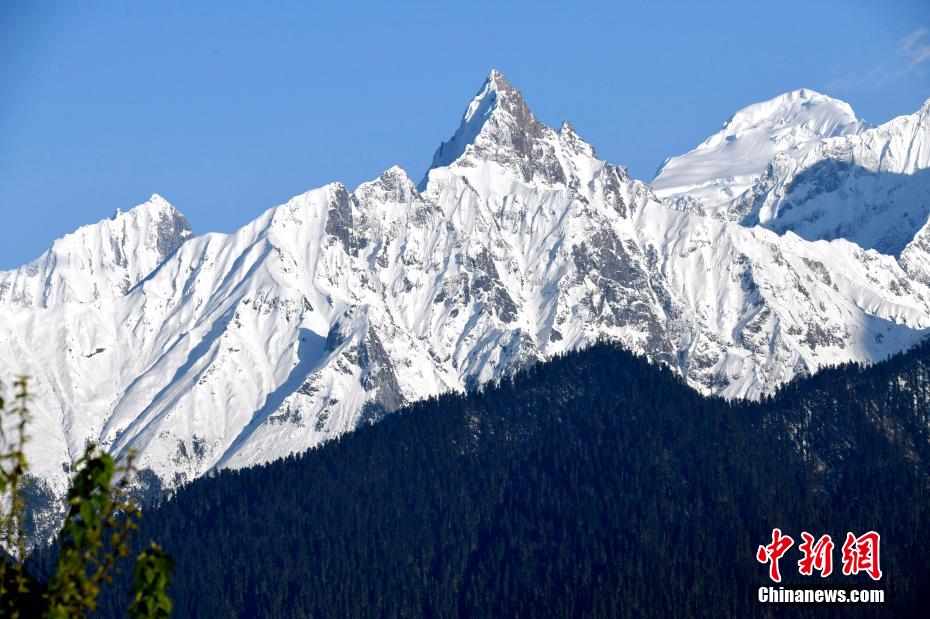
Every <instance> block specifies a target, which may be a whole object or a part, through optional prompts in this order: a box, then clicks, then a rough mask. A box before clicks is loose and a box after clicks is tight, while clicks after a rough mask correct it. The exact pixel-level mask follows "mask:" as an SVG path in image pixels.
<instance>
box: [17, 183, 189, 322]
mask: <svg viewBox="0 0 930 619" xmlns="http://www.w3.org/2000/svg"><path fill="white" fill-rule="evenodd" d="M190 237H191V229H190V226H188V224H187V220H186V219H185V218H184V216H183V215H182V214H181V213H179V212H178V211H176V210H175V209H174V208H173V207H172V206H171V205H170V204H168V203H167V202H166V201H165V200H164V198H162V197H161V196H159V195H153V196H152V197H151V198H149V200H148V201H147V202H144V203H143V204H140V205H138V206H136V207H134V208H132V209H131V210H129V211H127V212H125V213H124V212H121V211H117V212H116V214H114V215H113V217H112V218H110V219H104V220H103V221H101V222H98V223H96V224H93V225H90V226H84V227H82V228H79V229H78V230H77V231H75V232H73V233H72V234H69V235H67V236H65V237H63V238H61V239H58V240H57V241H55V242H54V243H53V244H52V247H51V249H49V250H48V251H47V252H45V253H44V254H42V255H41V256H40V257H39V258H37V259H36V260H33V261H32V262H30V263H29V264H26V265H24V266H22V267H20V268H18V269H15V270H12V271H6V272H0V307H3V306H6V307H19V306H27V307H48V306H49V305H54V304H58V303H63V302H66V301H81V302H87V301H95V300H97V299H109V298H113V297H119V296H122V295H124V294H125V293H126V292H127V291H128V290H129V289H130V288H131V287H132V286H134V285H135V284H136V283H137V282H138V281H139V280H140V279H141V278H142V277H143V276H144V275H145V274H147V273H149V272H151V271H152V269H154V268H155V267H156V266H158V265H159V264H160V263H161V262H162V261H163V260H164V259H165V258H167V257H168V256H170V255H171V254H172V253H173V252H174V251H175V250H176V249H177V248H178V247H179V246H180V245H181V243H183V242H184V241H186V240H187V239H189V238H190Z"/></svg>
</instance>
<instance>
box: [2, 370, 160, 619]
mask: <svg viewBox="0 0 930 619" xmlns="http://www.w3.org/2000/svg"><path fill="white" fill-rule="evenodd" d="M15 387H16V391H15V395H14V405H13V406H12V407H11V408H10V410H9V411H8V412H9V417H7V416H4V417H3V419H2V421H3V423H0V443H2V445H0V447H2V449H0V494H2V498H3V509H2V513H0V527H2V535H3V537H2V542H3V547H4V549H6V551H7V552H6V554H5V556H4V561H3V563H2V565H0V570H2V572H0V587H2V589H0V612H2V615H3V616H10V617H20V616H30V617H31V616H38V615H41V616H43V617H48V618H50V619H65V618H72V617H82V616H85V615H87V614H88V613H92V612H94V611H95V610H96V609H97V601H98V598H99V596H100V594H101V591H102V589H103V587H104V586H105V585H107V584H108V583H111V582H112V580H113V576H114V574H115V573H116V571H117V568H118V563H119V559H120V558H122V557H126V556H128V555H129V553H130V546H129V540H130V536H131V534H132V533H133V532H134V531H136V530H138V519H139V510H138V508H137V507H136V506H135V505H134V503H133V502H132V500H131V499H130V498H129V496H128V488H129V485H130V483H131V479H132V472H133V465H132V457H131V455H130V456H129V457H127V458H126V459H125V460H124V461H123V462H122V463H120V464H117V462H116V461H115V460H114V459H113V457H112V456H110V455H109V454H107V453H105V452H103V451H101V450H99V449H97V448H96V446H94V445H93V444H90V445H88V446H87V447H86V449H85V451H84V454H83V455H82V457H81V458H80V459H79V460H78V461H77V462H76V463H75V464H74V466H73V467H72V470H74V471H75V473H74V477H73V479H72V480H71V487H70V489H69V491H68V512H67V516H66V518H65V521H64V524H63V526H62V528H61V532H60V534H59V539H58V543H57V546H56V548H57V558H56V561H55V567H54V570H53V571H52V573H51V575H50V577H49V578H48V581H47V584H45V585H43V584H42V583H41V582H39V581H38V580H37V579H35V578H32V577H30V576H29V575H28V574H27V573H26V570H25V569H24V558H25V557H26V543H25V535H24V533H23V522H24V520H25V514H26V509H27V505H26V503H25V500H24V497H23V486H24V481H25V480H26V479H27V474H28V470H29V463H28V461H27V459H26V455H25V445H26V441H27V435H26V429H27V426H28V422H29V411H28V407H27V401H28V398H29V393H28V383H27V381H26V379H25V378H21V379H19V380H18V381H17V382H16V385H15ZM4 405H5V402H4V401H3V400H2V399H0V412H4ZM5 427H6V428H8V429H4V428H5ZM135 575H136V582H135V585H134V594H133V602H132V603H133V606H132V609H133V610H132V617H134V618H153V619H154V618H161V617H167V616H169V615H170V613H171V602H170V600H169V599H168V597H167V590H168V587H169V586H170V578H171V560H170V559H169V558H168V557H167V555H165V554H164V552H163V551H162V550H161V548H160V547H158V546H157V545H155V544H152V546H151V547H150V548H149V549H147V550H146V551H144V552H142V553H141V554H140V555H139V557H138V558H137V563H136V569H135Z"/></svg>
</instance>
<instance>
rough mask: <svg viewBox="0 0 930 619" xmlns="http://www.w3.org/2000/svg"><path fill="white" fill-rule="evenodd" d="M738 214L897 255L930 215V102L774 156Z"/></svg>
mask: <svg viewBox="0 0 930 619" xmlns="http://www.w3.org/2000/svg"><path fill="white" fill-rule="evenodd" d="M733 212H734V214H735V215H738V216H740V217H742V221H743V223H744V224H746V225H754V224H761V225H763V226H766V227H768V228H771V229H773V230H776V231H778V232H784V231H787V230H792V231H794V232H795V233H797V234H799V235H800V236H802V237H804V238H806V239H811V240H815V239H835V238H845V239H849V240H850V241H853V242H855V243H857V244H858V245H860V246H861V247H865V248H875V249H877V250H878V251H880V252H882V253H886V254H894V255H897V254H899V253H900V252H901V251H902V250H903V249H904V248H905V246H907V244H908V243H910V242H911V240H912V239H913V238H914V235H915V234H916V233H917V231H918V230H920V229H921V228H922V227H923V226H924V224H926V223H927V217H928V216H930V100H928V101H927V102H926V103H924V105H923V106H922V107H921V109H920V110H919V111H917V112H916V113H914V114H911V115H908V116H901V117H898V118H895V119H893V120H891V121H889V122H887V123H885V124H883V125H880V126H878V127H874V128H872V129H868V130H865V131H862V132H861V133H859V134H857V135H846V136H842V137H834V138H828V139H824V140H820V141H819V142H817V143H816V144H814V145H813V147H812V148H810V149H809V151H808V152H807V153H806V154H805V155H804V156H803V157H800V158H790V157H784V156H778V157H776V158H774V159H773V160H772V161H771V162H770V163H769V165H768V166H767V167H766V169H765V172H764V173H763V174H762V176H761V177H760V179H759V181H758V182H757V183H756V184H755V186H754V187H753V188H752V189H751V190H749V191H747V192H746V193H745V194H744V195H743V196H741V197H740V198H739V200H738V201H737V202H736V204H735V205H734V207H733Z"/></svg>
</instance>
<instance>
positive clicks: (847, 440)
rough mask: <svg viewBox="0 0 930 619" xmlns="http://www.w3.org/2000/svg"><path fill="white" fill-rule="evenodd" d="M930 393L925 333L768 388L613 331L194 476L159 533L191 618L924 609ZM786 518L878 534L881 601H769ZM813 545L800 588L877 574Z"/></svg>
mask: <svg viewBox="0 0 930 619" xmlns="http://www.w3.org/2000/svg"><path fill="white" fill-rule="evenodd" d="M928 402H930V345H925V346H923V347H921V348H918V349H916V350H914V351H912V352H911V353H908V354H907V355H901V356H898V357H895V358H893V359H891V360H889V361H887V362H885V363H883V364H880V365H877V366H874V367H871V368H863V367H860V366H856V365H849V366H843V367H840V368H836V369H832V370H826V371H824V372H822V373H821V374H818V375H817V376H815V377H813V378H810V379H806V380H802V381H798V382H796V383H792V384H791V385H788V386H787V387H785V389H783V390H782V391H781V392H780V393H779V394H778V395H776V396H774V397H772V398H767V399H765V400H764V401H762V402H758V403H746V402H726V401H724V400H721V399H718V398H707V397H703V396H701V395H700V394H698V393H696V392H695V391H694V390H692V389H690V388H688V387H687V386H686V385H685V384H684V383H683V382H682V381H681V379H680V378H678V377H677V376H676V375H675V374H674V373H672V372H671V371H670V370H667V369H664V368H661V367H656V366H654V365H651V364H648V363H647V362H646V361H644V360H642V359H640V358H637V357H634V356H632V355H630V354H629V353H626V352H624V351H622V350H619V349H616V348H614V347H611V346H606V345H602V346H596V347H593V348H591V349H588V350H586V351H583V352H579V353H573V354H570V355H567V356H565V357H562V358H559V359H556V360H554V361H552V362H549V363H545V364H539V365H536V366H534V367H531V368H529V369H528V370H526V371H525V372H523V373H522V374H520V375H518V376H517V377H515V378H513V379H505V380H504V381H503V382H502V383H501V384H499V385H497V386H494V387H489V388H486V389H484V390H482V391H480V392H478V393H473V394H469V395H467V396H462V395H454V394H453V395H446V396H443V397H440V398H437V399H434V400H431V401H428V402H423V403H420V404H416V405H413V406H411V407H409V408H408V409H406V410H405V411H402V412H399V413H397V414H395V415H390V416H388V417H386V418H385V419H383V420H382V421H380V422H378V423H377V424H375V425H373V426H366V427H362V428H360V429H358V430H356V431H355V432H352V433H350V434H347V435H345V436H343V437H342V438H339V439H336V440H333V441H331V442H329V443H327V444H325V445H323V446H322V447H320V448H317V449H314V450H311V451H310V452H308V453H306V454H303V455H301V456H294V457H290V458H287V459H285V460H282V461H279V462H275V463H272V464H268V465H265V466H259V467H254V468H250V469H245V470H241V471H223V472H219V473H216V474H213V475H211V476H209V477H208V478H202V479H199V480H196V481H194V482H193V483H191V484H190V485H188V486H186V487H184V488H182V489H180V490H179V491H178V492H177V494H176V495H175V496H174V497H172V498H171V499H170V500H168V501H166V502H165V503H164V504H163V505H162V506H161V507H159V508H158V509H155V510H152V511H150V512H147V513H146V517H145V519H144V521H143V522H142V523H141V527H142V533H143V534H144V535H143V537H147V536H152V537H156V538H157V539H159V540H161V542H162V543H163V544H164V546H165V549H166V551H167V552H169V553H170V554H171V555H172V557H174V559H175V562H176V568H175V570H176V571H175V575H176V582H175V585H174V587H173V592H172V597H173V600H174V604H175V610H176V612H177V613H178V615H179V616H189V617H254V616H262V617H333V616H340V617H409V616H437V617H446V616H461V617H515V616H526V617H567V616H572V617H576V616H577V617H582V616H584V617H628V616H629V617H632V616H644V615H645V616H655V615H663V614H665V615H668V616H713V617H752V616H773V615H777V614H779V613H781V612H785V613H789V614H791V615H792V616H797V615H814V616H847V615H848V614H850V613H864V614H869V613H877V612H881V613H885V614H886V615H887V614H892V615H895V614H896V615H899V616H907V615H908V614H914V613H918V612H921V611H922V610H924V609H925V604H926V601H927V595H928V593H927V592H928V591H930V564H928V562H927V561H926V560H925V557H927V556H930V530H928V529H930V528H928V527H927V526H926V525H927V523H928V522H930V483H928V474H930V440H928V430H930V417H928V412H927V411H928V407H927V403H928ZM774 527H779V528H781V529H782V530H784V531H785V532H788V533H791V534H792V535H793V536H794V537H795V538H798V536H799V535H800V532H801V531H810V532H812V533H814V534H817V535H820V534H824V533H829V534H831V535H833V537H834V539H837V538H840V539H842V537H843V536H844V535H845V533H846V532H847V531H853V532H857V533H862V532H865V531H867V530H871V529H875V530H877V531H879V532H880V533H881V534H882V540H883V543H884V544H885V547H884V548H883V554H882V562H883V570H884V572H885V574H886V576H885V578H884V579H883V580H882V581H881V582H880V583H878V585H877V586H880V587H881V588H884V589H886V603H885V604H884V605H882V607H881V608H877V609H876V608H869V607H851V606H850V605H839V604H838V605H834V606H832V607H824V606H817V607H790V606H789V607H787V608H781V609H779V608H778V607H774V606H764V605H760V604H759V603H758V602H757V601H756V594H757V589H758V587H759V586H762V585H766V584H771V583H770V582H769V581H768V580H767V571H766V568H765V566H762V565H761V564H759V563H758V562H757V561H756V559H755V553H756V549H757V548H758V546H759V545H760V544H764V543H767V541H768V540H769V539H770V538H771V531H772V529H773V528H774ZM796 560H797V557H792V558H791V560H789V559H788V558H786V559H785V560H784V561H783V566H782V567H783V572H784V574H785V583H784V584H786V585H796V586H835V587H844V588H849V587H856V588H862V587H874V586H876V584H875V583H872V582H871V581H869V580H868V579H867V577H863V576H861V575H860V576H856V577H845V576H843V575H842V574H840V573H836V574H834V575H833V576H831V577H830V578H829V579H826V580H825V581H824V582H818V581H816V580H812V579H811V578H810V577H801V576H799V575H798V574H797V569H796V567H794V566H793V565H792V563H793V562H794V561H796ZM838 560H839V559H838V558H837V561H838ZM793 567H794V569H792V568H793ZM130 586H131V585H130V584H129V582H128V580H127V581H126V582H125V583H123V584H122V585H121V587H123V588H122V589H120V588H117V589H114V590H112V591H110V592H109V593H108V594H106V595H104V596H103V599H102V600H101V607H100V608H101V615H102V616H107V617H110V616H112V617H116V616H121V615H122V614H123V613H124V612H125V611H124V608H125V606H123V602H122V599H124V598H123V594H122V593H121V592H120V591H122V590H129V587H130Z"/></svg>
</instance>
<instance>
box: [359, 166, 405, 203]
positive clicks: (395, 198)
mask: <svg viewBox="0 0 930 619" xmlns="http://www.w3.org/2000/svg"><path fill="white" fill-rule="evenodd" d="M354 193H355V194H356V195H358V196H362V197H367V196H369V195H372V194H373V195H375V196H377V197H378V198H380V199H382V200H387V201H390V202H408V201H410V200H411V199H413V198H414V197H415V196H417V195H419V192H418V191H417V186H416V184H415V183H414V182H413V180H412V179H411V178H410V176H409V175H408V174H407V171H406V170H404V169H403V168H402V167H400V166H398V165H393V166H391V167H390V168H388V169H387V170H385V171H384V172H382V173H381V176H379V177H378V178H376V179H374V180H371V181H367V182H365V183H362V184H360V185H359V186H358V187H357V188H356V189H355V192H354Z"/></svg>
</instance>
